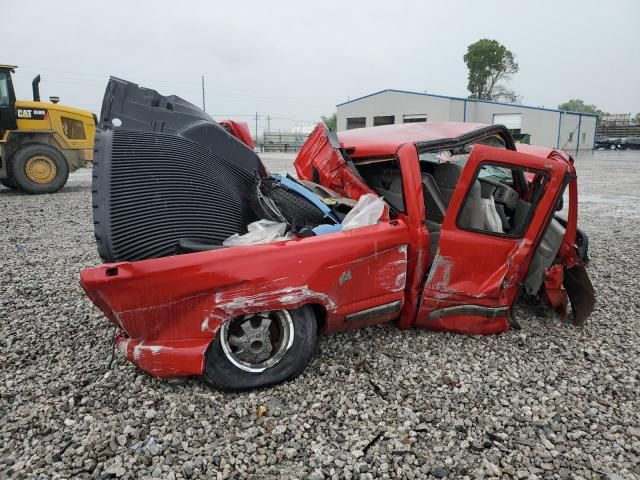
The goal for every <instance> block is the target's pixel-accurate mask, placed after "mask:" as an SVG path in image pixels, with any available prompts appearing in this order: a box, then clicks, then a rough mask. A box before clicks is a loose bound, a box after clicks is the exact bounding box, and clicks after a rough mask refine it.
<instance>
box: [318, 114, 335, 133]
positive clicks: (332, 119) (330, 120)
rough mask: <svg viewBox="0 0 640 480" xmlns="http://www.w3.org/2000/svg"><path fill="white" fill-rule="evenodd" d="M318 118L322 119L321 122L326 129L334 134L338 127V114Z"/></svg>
mask: <svg viewBox="0 0 640 480" xmlns="http://www.w3.org/2000/svg"><path fill="white" fill-rule="evenodd" d="M320 118H321V119H322V121H323V122H324V124H325V125H326V126H327V127H329V128H330V129H331V130H333V131H334V132H335V131H336V129H337V127H338V114H337V113H332V114H331V115H329V116H328V117H325V116H324V115H321V116H320Z"/></svg>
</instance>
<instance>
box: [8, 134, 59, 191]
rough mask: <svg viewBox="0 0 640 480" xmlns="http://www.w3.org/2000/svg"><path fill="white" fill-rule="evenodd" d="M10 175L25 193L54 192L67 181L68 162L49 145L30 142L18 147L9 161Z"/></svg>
mask: <svg viewBox="0 0 640 480" xmlns="http://www.w3.org/2000/svg"><path fill="white" fill-rule="evenodd" d="M9 169H10V177H11V178H13V181H14V182H15V185H16V187H17V188H19V189H20V190H22V191H23V192H26V193H31V194H40V193H54V192H57V191H58V190H60V189H61V188H62V187H64V185H65V184H66V183H67V179H68V178H69V164H68V163H67V159H66V158H64V155H62V153H60V151H59V150H56V149H55V148H53V147H50V146H49V145H44V144H42V143H31V144H27V145H25V146H24V147H22V148H20V149H18V150H17V151H16V152H14V154H13V155H12V156H11V160H10V162H9Z"/></svg>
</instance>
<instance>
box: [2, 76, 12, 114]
mask: <svg viewBox="0 0 640 480" xmlns="http://www.w3.org/2000/svg"><path fill="white" fill-rule="evenodd" d="M10 105H11V95H10V94H9V74H8V73H5V72H0V107H8V106H10Z"/></svg>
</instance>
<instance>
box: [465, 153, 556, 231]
mask: <svg viewBox="0 0 640 480" xmlns="http://www.w3.org/2000/svg"><path fill="white" fill-rule="evenodd" d="M523 173H524V176H525V177H526V178H527V179H528V189H527V191H526V192H521V193H519V192H518V191H517V190H516V189H514V182H513V179H514V178H516V175H521V174H523ZM547 183H548V176H547V174H546V173H544V172H537V171H528V170H523V169H519V168H512V167H507V166H502V165H499V164H493V163H482V164H481V165H480V167H479V169H478V171H477V172H476V175H475V177H474V181H473V182H472V184H471V186H470V187H469V190H468V191H467V195H466V197H465V200H464V203H463V205H462V208H461V209H460V212H459V214H458V219H457V225H458V228H461V229H464V230H471V231H476V232H482V233H487V234H493V235H498V236H506V237H513V238H520V237H522V236H523V235H524V232H525V231H526V229H527V227H528V225H529V223H530V221H531V218H532V216H533V212H534V211H535V208H536V206H537V204H538V202H539V201H540V199H541V198H542V196H543V194H544V192H545V190H546V187H547Z"/></svg>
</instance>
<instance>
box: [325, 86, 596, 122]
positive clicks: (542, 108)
mask: <svg viewBox="0 0 640 480" xmlns="http://www.w3.org/2000/svg"><path fill="white" fill-rule="evenodd" d="M386 92H392V93H409V94H411V95H422V96H423V97H435V98H445V99H447V100H460V101H467V102H476V103H493V104H495V105H504V106H507V107H517V108H529V109H531V110H544V111H546V112H561V113H568V114H570V115H586V116H588V117H597V116H598V115H596V114H595V113H584V112H571V111H569V110H558V109H555V108H544V107H533V106H530V105H519V104H517V103H504V102H494V101H493V100H476V99H473V98H463V97H448V96H446V95H436V94H434V93H421V92H411V91H409V90H396V89H393V88H387V89H385V90H380V91H379V92H375V93H370V94H369V95H365V96H364V97H358V98H354V99H353V100H349V101H347V102H343V103H339V104H338V105H336V107H341V106H342V105H347V104H348V103H353V102H357V101H359V100H362V99H364V98H369V97H373V96H375V95H380V94H381V93H386Z"/></svg>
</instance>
